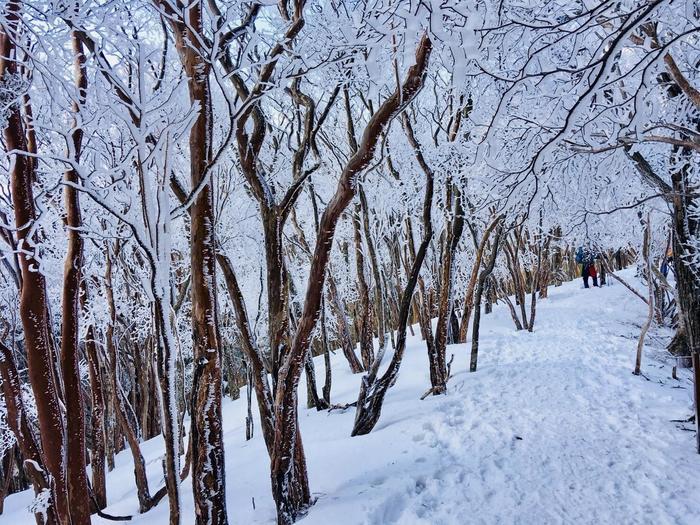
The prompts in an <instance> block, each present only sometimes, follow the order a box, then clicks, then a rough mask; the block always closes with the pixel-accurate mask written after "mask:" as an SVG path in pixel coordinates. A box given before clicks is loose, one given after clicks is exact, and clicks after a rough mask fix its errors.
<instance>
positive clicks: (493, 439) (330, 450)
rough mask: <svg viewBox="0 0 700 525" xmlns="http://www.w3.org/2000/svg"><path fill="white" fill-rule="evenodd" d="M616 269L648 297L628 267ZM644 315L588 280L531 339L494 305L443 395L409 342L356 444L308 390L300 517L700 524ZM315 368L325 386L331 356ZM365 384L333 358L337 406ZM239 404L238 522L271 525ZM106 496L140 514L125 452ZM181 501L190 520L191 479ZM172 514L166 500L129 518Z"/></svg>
mask: <svg viewBox="0 0 700 525" xmlns="http://www.w3.org/2000/svg"><path fill="white" fill-rule="evenodd" d="M622 275H623V277H624V278H625V279H628V280H629V281H630V282H632V283H634V284H635V285H636V286H637V288H638V289H639V290H643V286H642V285H641V283H639V282H637V281H636V280H635V279H634V273H633V271H631V270H625V271H623V272H622ZM645 312H646V305H644V303H642V301H640V300H639V298H637V297H635V296H633V295H632V294H631V293H630V292H629V291H627V290H626V289H625V288H624V287H623V286H621V285H620V284H618V283H617V282H613V285H612V286H607V287H604V288H601V289H587V290H586V289H583V288H582V285H581V281H580V280H576V281H575V282H572V283H566V284H564V285H563V286H561V287H557V288H555V287H551V288H550V297H549V298H548V299H546V300H542V301H540V302H539V303H538V308H537V320H536V323H535V330H534V332H533V333H527V332H516V331H515V330H514V328H513V323H512V321H511V319H510V315H509V313H508V310H507V308H506V307H505V306H504V305H498V306H496V307H495V308H494V312H493V313H492V314H490V315H486V316H484V317H483V318H482V319H483V321H482V329H481V346H480V353H479V368H478V371H477V372H476V373H471V374H470V373H469V372H468V371H467V369H468V348H467V345H454V346H450V347H449V348H448V358H449V354H454V356H455V359H454V362H453V364H452V371H453V377H452V379H451V380H450V382H449V385H448V386H449V391H448V393H447V395H444V396H439V397H428V398H426V399H425V400H423V401H421V400H420V397H421V395H422V394H423V393H424V392H425V391H426V390H427V389H428V387H429V379H428V366H427V356H426V352H425V346H424V345H423V343H422V341H421V340H420V338H419V337H413V338H410V339H409V346H408V349H407V352H406V356H405V359H404V362H403V365H402V369H401V373H400V376H399V380H398V382H397V384H396V386H395V387H394V388H393V389H391V390H390V391H389V394H388V395H387V398H386V403H385V406H384V410H383V413H382V417H381V419H380V421H379V424H378V425H377V427H376V428H375V430H374V431H373V432H372V433H371V434H370V435H368V436H363V437H355V438H351V437H350V430H351V427H352V424H353V418H354V410H353V409H349V410H347V411H344V412H343V411H340V410H334V411H332V412H330V413H329V412H325V411H324V412H316V411H315V410H307V409H306V408H305V398H306V387H305V385H304V383H303V381H302V384H301V385H300V388H299V392H300V398H301V399H302V405H303V406H304V408H303V409H302V410H301V413H300V420H301V432H302V436H303V439H304V446H305V450H306V455H307V458H308V463H309V475H310V483H311V488H312V491H314V495H315V496H316V498H317V501H316V504H315V505H314V506H313V507H312V508H311V509H310V511H309V513H308V515H307V516H306V518H304V520H302V522H301V523H303V524H304V525H312V524H313V525H346V524H347V525H350V524H367V525H373V524H376V525H380V524H381V525H384V524H392V523H397V524H410V525H412V524H416V525H417V524H426V525H427V524H430V525H433V524H455V525H457V524H466V523H484V524H494V523H504V524H510V523H522V524H547V523H577V524H581V523H591V524H594V523H595V524H601V523H615V524H620V523H650V524H651V523H653V524H698V523H700V498H699V497H698V494H700V474H699V473H700V455H696V454H695V453H694V439H695V438H694V433H693V432H692V431H691V430H693V425H692V424H690V423H679V422H673V421H672V420H684V419H686V418H688V417H689V416H690V415H691V412H692V388H691V386H692V385H691V381H690V374H689V372H688V371H687V370H681V371H680V372H679V380H674V379H672V378H671V368H672V366H673V364H674V363H673V359H672V358H671V357H670V355H668V354H667V353H666V352H665V350H664V347H665V345H666V343H667V341H668V338H669V337H670V334H671V332H670V331H669V330H667V329H660V328H655V329H653V331H651V332H650V334H649V337H648V338H647V344H646V346H645V349H644V359H643V363H642V371H643V374H644V375H643V376H634V375H632V373H631V371H632V368H633V365H634V355H635V351H636V345H637V337H638V335H639V331H640V325H641V323H642V321H643V319H644V316H645ZM417 333H418V331H417V330H416V334H417ZM316 370H317V374H318V380H319V384H322V383H323V373H324V372H323V366H322V358H319V360H317V364H316ZM359 380H360V376H353V375H351V374H350V373H349V371H348V367H347V363H346V362H345V361H344V359H343V356H342V355H341V354H340V353H338V354H336V355H335V356H334V357H333V391H332V395H333V399H332V401H333V402H334V403H338V404H343V403H349V402H352V401H355V400H356V397H357V390H358V384H359ZM244 398H245V394H244V395H243V398H242V399H241V400H238V401H233V402H229V401H227V402H226V403H225V405H224V429H225V442H226V464H227V474H226V476H227V478H226V490H227V494H228V497H227V499H228V512H229V520H230V522H231V523H232V524H233V523H236V524H263V523H264V524H269V523H272V522H273V521H274V506H273V502H272V498H271V496H270V485H269V477H268V476H269V470H268V468H269V462H268V458H267V453H266V451H265V448H264V444H263V442H262V439H261V436H260V433H259V432H258V428H257V427H256V435H255V437H254V439H253V440H251V441H245V424H244V417H245V399H244ZM253 406H254V411H256V409H255V403H254V404H253ZM143 452H144V455H145V457H146V461H147V462H148V468H149V473H150V476H151V478H150V482H151V492H155V490H156V489H157V488H158V487H160V485H161V484H162V470H161V467H160V458H161V455H162V441H161V440H160V439H154V440H151V441H149V442H147V443H145V444H144V446H143ZM107 493H108V498H109V503H110V506H109V507H108V509H107V511H108V512H110V513H112V514H131V513H134V512H135V511H136V509H137V503H136V495H135V490H134V484H133V470H132V466H131V460H130V457H129V454H128V452H122V453H121V454H120V455H119V456H118V458H117V468H116V469H115V471H113V472H112V473H110V474H109V475H108V482H107ZM182 493H183V506H184V512H183V516H184V517H186V519H185V521H184V523H190V522H188V521H187V520H188V519H191V518H190V517H191V516H193V510H192V505H193V503H192V495H191V486H190V483H189V480H187V481H186V482H185V483H184V484H183V487H182ZM31 500H32V495H31V494H30V493H29V492H25V493H21V494H17V495H13V496H11V497H9V498H8V500H7V501H6V504H5V514H4V515H3V516H0V523H7V524H12V525H19V524H23V523H30V522H31V517H30V515H29V514H28V513H27V510H26V509H27V506H28V504H29V503H30V502H31ZM166 518H167V501H164V502H163V503H161V504H160V505H159V506H158V507H157V508H155V509H153V510H152V511H151V512H149V513H147V514H145V515H143V516H135V518H134V520H133V521H132V522H131V523H136V524H148V525H156V524H161V523H163V524H164V523H166V522H167V519H166ZM95 522H96V523H114V522H108V521H104V522H103V521H100V520H99V519H96V520H95Z"/></svg>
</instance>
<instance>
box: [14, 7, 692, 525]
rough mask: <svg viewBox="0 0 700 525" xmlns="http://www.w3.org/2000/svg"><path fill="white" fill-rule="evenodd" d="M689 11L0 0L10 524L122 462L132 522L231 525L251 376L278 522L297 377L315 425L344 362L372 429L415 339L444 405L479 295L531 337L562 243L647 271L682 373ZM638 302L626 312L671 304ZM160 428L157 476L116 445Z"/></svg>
mask: <svg viewBox="0 0 700 525" xmlns="http://www.w3.org/2000/svg"><path fill="white" fill-rule="evenodd" d="M693 9H694V8H693V7H688V6H683V5H682V4H676V3H674V2H665V1H662V0H658V1H649V2H647V1H642V0H639V1H630V2H623V3H619V2H618V3H611V2H606V1H602V2H593V3H591V2H587V1H585V2H584V1H581V2H561V1H558V0H542V1H540V0H537V1H536V0H529V1H527V2H522V1H517V2H516V1H490V0H485V1H473V0H460V1H457V2H452V3H446V4H439V3H434V2H433V3H428V2H423V1H417V2H413V1H405V0H387V1H378V2H366V1H359V2H349V3H348V2H342V1H341V2H338V1H331V2H329V3H323V2H322V3H318V2H311V1H308V0H281V1H280V2H278V3H276V4H274V5H273V4H271V3H264V2H251V3H247V2H238V3H235V2H234V3H230V2H217V1H207V2H204V1H203V0H195V1H193V2H189V3H182V2H179V1H171V0H138V1H135V2H131V1H122V0H118V1H115V2H107V3H95V2H78V1H76V2H68V3H60V2H59V3H56V2H44V1H42V0H36V1H34V2H15V1H8V2H6V3H5V4H4V5H3V12H2V19H1V21H0V22H1V24H0V28H1V29H0V46H1V49H2V56H1V57H0V111H2V114H1V115H0V119H1V124H2V127H3V150H4V153H5V155H4V160H3V163H2V173H0V177H1V180H0V238H1V239H2V243H3V248H2V256H3V258H2V266H0V277H1V278H2V283H3V284H2V288H0V329H1V330H2V333H3V341H0V343H1V344H0V350H1V353H0V377H2V389H1V391H2V404H0V406H1V407H3V411H4V412H3V414H5V413H6V414H7V416H6V418H5V419H3V420H0V425H4V423H3V422H2V421H5V420H6V421H7V429H8V430H7V431H8V432H12V434H13V436H14V437H13V439H12V440H3V442H5V441H7V443H10V441H11V443H12V444H11V445H7V446H6V447H4V448H3V449H2V450H0V454H1V453H3V452H5V453H6V454H5V455H4V456H3V461H7V462H8V464H10V465H12V464H14V463H17V464H16V465H15V467H16V469H17V470H18V471H19V470H21V471H22V473H23V474H22V476H23V479H24V478H26V479H29V480H30V481H31V483H32V484H33V486H34V490H35V492H36V493H37V498H38V500H37V501H38V502H39V503H40V504H41V505H45V506H46V509H45V512H44V513H43V514H42V513H38V514H37V520H38V521H39V522H46V523H87V522H89V520H90V513H91V512H95V511H98V510H99V511H100V512H101V511H102V510H103V509H104V508H105V506H106V504H107V500H108V494H107V493H106V490H107V489H106V483H105V478H106V476H108V473H106V472H105V471H106V470H110V469H111V468H112V467H113V465H114V456H115V454H116V453H118V452H119V451H121V450H122V449H124V448H125V447H128V448H129V450H130V454H131V457H132V458H133V462H134V482H135V485H136V491H137V494H138V501H139V505H138V509H134V511H138V512H147V511H148V510H149V509H151V508H152V507H153V506H155V505H157V504H158V503H159V502H160V501H161V500H164V499H165V498H167V501H168V506H169V507H168V508H169V513H170V523H171V524H173V525H174V524H177V523H181V522H189V521H191V520H192V519H194V520H195V522H197V523H202V524H205V523H206V524H224V523H227V522H228V521H229V519H232V520H233V518H232V517H233V516H235V513H236V509H231V508H227V506H226V492H227V490H229V489H227V485H226V481H225V478H226V471H225V456H224V439H223V434H222V417H224V416H223V412H222V396H223V395H224V392H229V393H231V394H232V396H235V395H236V394H237V392H238V389H239V388H241V387H242V386H244V385H246V384H247V387H248V388H249V389H250V391H254V395H255V397H256V400H255V401H256V404H257V407H258V414H259V420H260V430H261V434H262V439H263V440H264V442H265V445H266V450H267V452H268V454H269V460H270V466H271V470H270V473H271V478H270V481H271V493H272V494H273V497H274V499H275V502H276V505H277V519H278V522H279V523H284V524H288V523H292V522H294V521H295V520H297V519H298V518H299V517H300V516H302V515H303V514H304V513H305V512H306V511H307V510H308V509H309V507H310V505H311V504H312V503H313V498H312V492H311V490H312V487H310V486H309V482H308V473H307V466H306V460H305V454H304V447H303V444H302V439H301V431H300V428H299V414H298V384H299V381H300V378H301V376H302V374H303V373H305V374H306V376H307V385H308V388H309V391H308V396H309V400H310V403H311V404H312V405H315V406H316V408H317V409H319V410H321V409H323V408H337V407H334V406H333V405H332V402H331V401H332V399H333V397H332V383H331V377H330V354H331V352H332V351H333V350H334V349H335V348H340V349H342V352H343V354H344V356H345V359H346V360H347V366H348V367H349V369H351V370H352V372H353V373H363V374H364V375H363V377H362V379H361V387H360V391H359V392H358V399H357V403H356V405H357V406H356V409H357V412H356V420H355V426H354V428H353V430H352V433H353V435H361V434H366V433H368V432H371V431H372V429H373V428H374V426H375V425H376V424H377V422H378V420H379V418H380V415H381V410H382V406H383V400H384V399H385V396H386V395H387V393H388V392H389V391H390V388H391V387H392V385H393V384H394V383H395V381H396V378H397V377H398V374H399V371H400V366H401V361H402V358H403V353H404V351H405V344H406V337H407V332H408V331H410V332H411V333H414V325H415V324H417V325H418V329H419V330H418V331H419V333H420V335H421V336H422V338H423V339H424V340H425V346H426V351H427V355H428V363H429V368H428V370H429V376H430V384H429V385H428V384H426V385H425V386H426V390H427V393H426V395H427V394H428V393H430V394H434V395H441V394H444V393H445V392H447V390H448V388H449V379H450V374H451V372H452V370H451V360H450V358H449V353H450V352H452V351H453V350H452V349H451V348H450V347H449V346H448V345H450V344H452V343H456V342H460V343H467V342H468V343H470V347H471V366H470V369H471V371H475V370H476V367H477V357H478V350H479V325H480V322H481V318H482V304H484V305H485V306H484V308H485V311H486V313H488V312H489V310H490V307H491V305H492V304H493V303H495V302H497V301H503V302H505V303H506V305H507V307H508V309H509V311H510V312H511V315H512V318H513V324H514V327H515V328H516V329H522V330H526V331H534V330H536V329H537V324H536V322H535V320H536V313H537V310H536V308H537V304H538V300H542V299H546V297H547V287H548V286H549V285H550V284H560V283H561V281H562V280H565V279H570V278H573V277H575V276H576V274H577V268H576V263H575V260H574V253H575V249H576V247H577V246H579V245H582V244H586V245H590V247H591V249H595V250H596V251H598V252H600V262H599V263H598V264H599V265H600V267H601V271H610V270H611V269H612V267H613V266H614V265H613V261H612V256H613V254H614V253H617V254H619V256H620V259H622V258H623V257H625V258H627V259H629V260H630V261H631V260H632V259H633V258H635V257H638V256H641V257H643V259H644V261H643V263H644V268H642V267H641V266H640V271H641V273H642V274H643V275H644V278H645V279H647V284H648V286H649V292H648V295H649V297H651V296H652V295H651V294H652V293H656V294H659V293H660V294H663V293H666V294H667V295H669V297H670V295H671V294H673V298H672V299H670V300H669V301H668V304H677V306H678V311H679V314H680V315H679V316H678V318H679V319H678V324H677V326H678V336H677V338H676V340H675V343H674V348H676V349H680V350H677V351H678V352H679V353H681V354H683V355H685V354H689V353H692V354H694V355H695V356H697V355H698V353H699V352H700V321H698V320H699V319H700V299H699V298H700V278H699V276H700V256H698V250H700V231H699V230H698V227H699V226H698V225H699V224H700V213H699V211H698V210H699V209H700V208H699V205H698V195H697V187H698V166H699V165H700V164H699V163H698V153H699V150H700V147H699V146H698V143H699V142H700V141H699V140H698V137H699V136H698V132H699V131H698V130H699V128H698V122H699V121H698V118H699V117H698V112H699V111H700V95H699V94H698V93H699V89H700V88H699V87H698V81H699V80H700V79H699V78H698V75H697V67H695V66H696V64H697V61H698V56H697V49H696V48H697V45H696V44H697V36H698V34H697V30H698V13H697V12H696V11H694V10H693ZM638 214H641V215H638ZM643 216H648V217H650V220H648V221H641V220H640V217H643ZM621 221H623V222H624V227H621V226H620V222H621ZM645 224H647V225H648V224H652V225H654V228H653V229H650V228H649V227H648V226H646V227H645ZM644 232H646V233H644ZM643 238H645V239H646V242H642V239H643ZM667 245H672V247H673V249H672V253H673V269H674V270H675V272H674V279H666V275H664V274H663V273H661V266H662V264H668V263H669V259H668V253H667V252H668V250H667V248H666V247H667ZM619 262H620V263H621V262H622V261H621V260H620V261H619ZM61 265H63V271H61ZM618 266H621V264H618ZM674 283H675V291H673V286H674ZM637 294H638V295H639V297H640V298H641V300H644V301H646V302H647V304H648V306H649V317H648V321H649V323H651V322H652V321H653V319H656V320H657V322H661V321H663V319H664V318H665V316H666V315H667V313H669V312H670V313H671V314H672V308H670V309H668V312H666V313H665V311H662V305H661V303H660V302H658V301H657V302H655V301H654V300H653V299H648V298H645V297H644V296H643V295H642V294H639V293H638V292H637ZM17 310H18V311H19V316H17ZM654 314H656V315H654ZM668 317H670V318H672V317H673V315H669V316H668ZM433 319H435V321H436V322H435V324H434V325H433ZM470 326H471V331H470ZM375 339H376V343H377V344H376V347H375ZM453 348H456V349H460V350H454V351H466V350H464V348H463V347H453ZM640 348H641V346H640ZM320 353H324V355H325V356H326V361H325V365H326V367H325V368H326V370H325V376H324V377H325V382H324V385H323V391H322V393H321V395H319V392H318V388H319V387H318V385H317V382H316V371H315V369H314V367H313V361H312V359H311V358H312V357H313V356H314V355H319V354H320ZM631 355H632V354H631ZM639 355H640V356H641V353H640V354H639ZM358 356H359V357H358ZM630 359H631V361H632V358H630ZM631 361H630V362H631ZM639 366H643V363H641V362H640V363H639ZM29 390H31V392H33V400H32V399H27V396H26V395H23V394H26V392H28V391H29ZM28 405H29V406H28ZM34 405H35V406H34ZM34 408H35V410H36V422H35V421H34V420H33V419H32V417H33V416H30V414H31V413H32V412H31V411H32V410H33V409H34ZM30 420H31V421H30ZM1 428H5V427H4V426H3V427H1ZM251 429H252V427H251V426H250V425H249V426H248V431H249V433H251ZM158 434H162V435H163V436H164V438H165V449H164V452H165V457H164V459H163V473H164V483H162V486H160V485H159V486H158V487H153V486H149V480H148V477H147V474H146V465H145V460H144V457H143V454H142V452H141V449H140V447H141V445H140V443H141V441H142V440H144V439H148V438H151V437H153V436H155V435H158ZM15 448H18V449H19V452H20V453H19V456H18V457H21V458H22V460H21V461H19V462H18V461H17V460H15V459H14V456H12V457H11V456H10V454H11V453H12V451H13V450H14V449H15ZM262 459H264V460H265V461H264V462H266V460H267V458H262ZM86 460H87V461H89V462H90V466H91V468H90V469H89V470H90V472H91V476H90V480H89V482H88V475H87V471H88V469H87V465H86ZM3 465H5V463H3ZM3 469H5V467H4V466H3ZM3 472H4V470H3ZM24 474H26V476H25V475H24ZM190 476H191V478H192V489H193V497H194V514H195V516H194V518H192V517H190V516H185V515H184V514H183V510H182V509H183V506H182V505H183V504H182V501H183V494H182V490H181V481H182V480H184V479H185V478H187V477H190ZM151 483H152V482H151ZM41 505H39V506H41Z"/></svg>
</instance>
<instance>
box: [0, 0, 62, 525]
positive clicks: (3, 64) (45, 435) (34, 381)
mask: <svg viewBox="0 0 700 525" xmlns="http://www.w3.org/2000/svg"><path fill="white" fill-rule="evenodd" d="M20 5H21V3H20V2H16V1H9V2H8V3H7V4H6V6H5V17H6V25H5V26H4V27H3V28H2V30H1V31H2V33H1V34H0V48H1V53H0V78H5V76H6V75H20V74H21V73H20V72H19V71H18V62H16V57H17V56H18V51H17V49H16V47H15V39H16V38H17V36H18V34H19V25H20V17H21V14H20ZM10 57H15V58H10ZM3 133H4V136H5V147H6V150H7V151H10V152H15V153H12V154H10V155H9V166H10V191H11V193H12V204H13V206H14V212H15V225H16V227H17V244H18V248H19V250H20V252H19V261H20V268H21V273H22V291H21V294H20V301H19V315H20V318H21V320H22V326H23V328H24V336H25V345H26V349H27V364H28V367H29V382H30V384H31V386H32V390H33V392H34V398H35V400H36V408H37V415H38V419H39V433H40V435H41V449H42V451H43V454H44V458H45V466H46V469H47V471H48V473H49V475H50V476H51V478H52V495H51V506H52V507H53V506H55V509H56V515H57V516H58V518H59V519H60V520H61V523H65V524H70V520H71V515H70V507H69V506H68V493H67V486H66V465H65V450H66V448H65V444H66V435H65V427H64V422H63V418H62V415H61V407H60V405H59V396H58V388H57V380H58V378H57V377H56V375H55V372H54V366H55V364H56V359H55V355H54V352H53V350H52V346H51V339H50V335H49V330H50V326H49V319H48V302H47V298H46V280H45V278H44V275H43V273H42V272H41V271H37V270H39V269H40V268H41V262H40V257H36V247H35V246H36V242H35V241H36V240H37V239H36V234H31V232H32V229H31V226H32V225H34V221H35V219H36V209H35V204H34V193H33V186H34V182H35V181H36V172H35V164H34V161H33V160H32V159H31V158H30V157H28V156H27V155H26V154H25V153H24V152H28V151H29V149H28V146H27V137H26V135H25V129H24V121H23V117H22V111H21V106H20V104H19V102H15V103H14V104H12V105H11V106H10V107H9V108H7V110H6V113H5V119H4V129H3ZM30 234H31V236H30Z"/></svg>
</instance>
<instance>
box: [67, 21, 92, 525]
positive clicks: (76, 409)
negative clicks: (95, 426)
mask: <svg viewBox="0 0 700 525" xmlns="http://www.w3.org/2000/svg"><path fill="white" fill-rule="evenodd" d="M71 43H72V45H73V53H74V56H75V58H74V62H75V64H74V69H75V83H76V85H77V87H78V90H79V95H78V96H79V98H80V100H79V101H76V102H74V103H73V111H74V112H75V113H76V114H77V113H78V112H79V111H80V107H81V105H82V103H83V101H84V100H85V95H86V93H85V90H86V89H87V76H86V73H85V55H84V54H83V49H82V45H81V44H80V41H79V40H78V38H77V36H76V35H75V33H71ZM79 122H80V120H79V119H76V120H75V124H74V125H75V126H79ZM82 139H83V130H82V129H80V128H78V127H76V128H74V129H73V131H72V133H71V142H72V144H71V149H72V151H70V152H69V155H68V156H69V157H72V158H73V160H74V161H76V162H78V161H79V160H80V152H81V147H82ZM65 181H66V185H65V186H64V189H63V194H64V199H65V208H66V218H65V223H66V228H67V230H68V231H67V237H68V246H67V251H66V258H65V265H64V276H63V319H62V324H61V370H62V372H63V385H64V388H65V403H66V434H67V441H66V446H67V448H66V470H67V475H66V481H67V483H68V502H69V505H70V515H71V521H72V523H73V525H84V524H88V523H90V497H89V495H88V480H87V473H86V470H85V457H86V451H85V417H84V412H83V396H82V387H81V385H80V371H79V361H80V355H79V349H78V339H79V336H78V323H79V320H80V290H81V278H82V270H83V238H82V236H81V234H80V228H81V227H82V218H81V214H80V199H79V193H78V190H77V189H76V188H75V187H74V186H75V185H79V183H80V181H79V178H78V174H77V173H76V172H75V170H73V169H69V170H68V171H66V173H65Z"/></svg>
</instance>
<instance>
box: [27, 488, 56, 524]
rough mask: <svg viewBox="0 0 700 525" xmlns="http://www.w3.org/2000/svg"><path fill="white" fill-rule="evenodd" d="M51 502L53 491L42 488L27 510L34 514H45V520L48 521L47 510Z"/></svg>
mask: <svg viewBox="0 0 700 525" xmlns="http://www.w3.org/2000/svg"><path fill="white" fill-rule="evenodd" d="M50 503H51V491H50V490H49V489H42V490H41V491H39V493H38V494H37V495H36V496H35V497H34V499H33V500H32V502H31V503H30V504H29V507H27V510H28V511H29V512H31V513H32V514H40V515H41V516H43V518H44V521H46V511H47V510H48V508H49V504H50Z"/></svg>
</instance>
